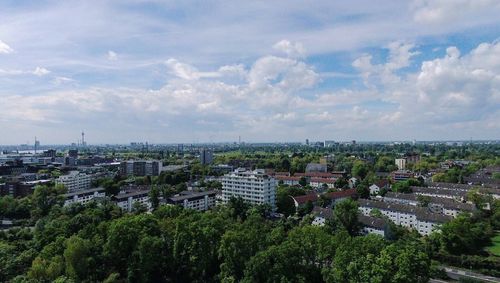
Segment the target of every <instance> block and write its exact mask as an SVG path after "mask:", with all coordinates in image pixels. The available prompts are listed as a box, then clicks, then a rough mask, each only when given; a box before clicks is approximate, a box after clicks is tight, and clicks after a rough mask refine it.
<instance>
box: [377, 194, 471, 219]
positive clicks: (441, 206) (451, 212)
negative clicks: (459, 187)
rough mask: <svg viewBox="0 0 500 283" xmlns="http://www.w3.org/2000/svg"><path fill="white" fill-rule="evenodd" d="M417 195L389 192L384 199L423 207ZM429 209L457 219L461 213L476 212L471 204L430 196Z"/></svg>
mask: <svg viewBox="0 0 500 283" xmlns="http://www.w3.org/2000/svg"><path fill="white" fill-rule="evenodd" d="M418 196H419V195H417V194H403V193H394V192H387V193H386V194H385V196H384V197H383V200H384V202H392V203H399V204H404V205H413V206H419V205H421V201H420V200H419V197H418ZM427 206H428V208H429V210H430V211H431V212H434V213H441V214H444V215H448V216H453V217H456V216H457V215H458V214H459V213H462V212H468V213H472V212H473V211H475V210H476V208H475V206H474V205H473V204H471V203H463V202H459V201H456V200H453V199H448V198H440V197H432V196H428V205H427Z"/></svg>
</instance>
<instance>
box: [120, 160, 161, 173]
mask: <svg viewBox="0 0 500 283" xmlns="http://www.w3.org/2000/svg"><path fill="white" fill-rule="evenodd" d="M161 171H162V162H161V161H158V160H129V161H123V162H121V164H120V172H121V174H122V175H124V176H158V175H160V172H161Z"/></svg>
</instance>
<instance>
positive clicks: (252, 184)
mask: <svg viewBox="0 0 500 283" xmlns="http://www.w3.org/2000/svg"><path fill="white" fill-rule="evenodd" d="M276 185H277V182H276V179H274V178H273V177H271V176H269V175H267V174H265V172H264V170H254V171H250V170H246V169H243V168H238V169H236V170H235V171H233V172H232V173H229V174H226V175H224V176H223V177H222V200H223V202H224V203H227V202H228V201H229V199H230V198H231V197H236V198H238V197H241V198H242V199H243V200H245V201H247V202H249V203H251V204H265V203H267V204H270V205H271V207H273V208H274V207H275V198H276Z"/></svg>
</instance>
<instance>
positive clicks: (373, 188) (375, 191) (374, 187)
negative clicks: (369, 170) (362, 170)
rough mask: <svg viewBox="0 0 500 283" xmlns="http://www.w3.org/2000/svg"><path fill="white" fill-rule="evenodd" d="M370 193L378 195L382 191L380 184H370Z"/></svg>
mask: <svg viewBox="0 0 500 283" xmlns="http://www.w3.org/2000/svg"><path fill="white" fill-rule="evenodd" d="M369 189H370V195H378V194H379V193H380V188H379V186H377V185H375V184H373V185H371V186H370V188H369Z"/></svg>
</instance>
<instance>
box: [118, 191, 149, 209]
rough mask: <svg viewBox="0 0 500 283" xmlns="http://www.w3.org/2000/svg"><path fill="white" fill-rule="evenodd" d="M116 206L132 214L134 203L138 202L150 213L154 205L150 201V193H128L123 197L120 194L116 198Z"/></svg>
mask: <svg viewBox="0 0 500 283" xmlns="http://www.w3.org/2000/svg"><path fill="white" fill-rule="evenodd" d="M115 200H116V205H118V206H119V207H120V208H121V209H122V210H125V211H127V212H131V211H132V209H133V208H134V203H136V202H138V203H140V204H142V205H143V206H145V207H146V208H147V210H148V211H150V210H151V208H152V205H151V201H150V199H149V191H139V192H133V193H126V194H123V195H120V194H118V195H117V196H115Z"/></svg>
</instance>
